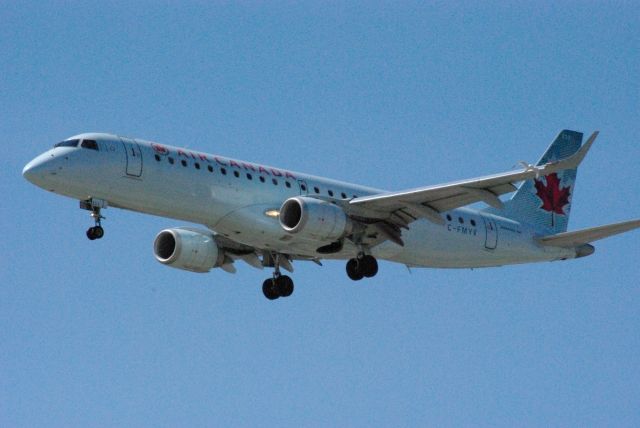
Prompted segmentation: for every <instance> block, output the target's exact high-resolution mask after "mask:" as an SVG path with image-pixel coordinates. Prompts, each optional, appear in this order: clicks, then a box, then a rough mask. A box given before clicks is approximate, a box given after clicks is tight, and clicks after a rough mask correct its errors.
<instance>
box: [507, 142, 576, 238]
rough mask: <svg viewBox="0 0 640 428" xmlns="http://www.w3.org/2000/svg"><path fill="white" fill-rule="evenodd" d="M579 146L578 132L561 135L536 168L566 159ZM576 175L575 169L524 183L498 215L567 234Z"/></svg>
mask: <svg viewBox="0 0 640 428" xmlns="http://www.w3.org/2000/svg"><path fill="white" fill-rule="evenodd" d="M581 144H582V133H581V132H576V131H568V130H564V131H561V132H560V133H559V134H558V136H557V137H556V139H555V140H554V141H553V143H551V145H550V146H549V148H548V149H547V151H546V152H545V153H544V155H542V158H541V159H540V160H539V161H538V163H537V165H544V164H546V163H548V162H553V161H557V160H560V159H564V158H567V157H569V156H571V155H573V154H574V153H575V152H577V151H578V149H579V148H580V146H581ZM577 172H578V170H577V168H575V169H565V170H562V171H559V172H554V173H552V174H549V175H547V176H543V177H538V178H535V179H533V180H527V181H525V182H523V183H522V184H521V185H520V187H519V188H518V190H517V191H516V193H515V194H514V195H513V197H512V198H511V199H510V200H508V201H507V202H505V204H504V209H503V210H501V212H500V213H499V214H500V215H504V216H506V217H510V218H513V219H516V220H519V221H522V222H525V223H529V224H532V225H534V226H536V227H538V228H540V229H545V230H550V231H552V232H553V233H560V232H564V231H566V230H567V225H568V224H569V213H570V212H571V198H572V197H573V189H574V186H575V183H576V175H577Z"/></svg>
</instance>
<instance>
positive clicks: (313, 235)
mask: <svg viewBox="0 0 640 428" xmlns="http://www.w3.org/2000/svg"><path fill="white" fill-rule="evenodd" d="M278 219H279V221H280V226H281V227H282V228H283V229H284V230H285V231H287V232H289V233H292V234H299V235H300V236H302V237H304V238H309V239H315V240H320V241H325V240H336V239H339V238H342V237H343V236H345V235H347V234H348V233H350V232H351V228H352V223H351V220H350V219H349V217H348V216H347V214H346V213H345V212H344V210H343V209H342V208H340V207H339V206H337V205H335V204H332V203H330V202H326V201H321V200H319V199H315V198H309V197H305V196H296V197H294V198H289V199H287V200H286V201H284V203H283V204H282V207H280V215H279V218H278Z"/></svg>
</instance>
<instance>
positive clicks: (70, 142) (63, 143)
mask: <svg viewBox="0 0 640 428" xmlns="http://www.w3.org/2000/svg"><path fill="white" fill-rule="evenodd" d="M79 142H80V140H66V141H61V142H60V143H58V144H55V145H54V146H53V147H78V143H79Z"/></svg>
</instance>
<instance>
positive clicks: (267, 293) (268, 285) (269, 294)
mask: <svg viewBox="0 0 640 428" xmlns="http://www.w3.org/2000/svg"><path fill="white" fill-rule="evenodd" d="M262 293H263V294H264V297H266V298H267V299H269V300H276V299H277V298H278V297H280V294H279V293H278V290H277V288H276V287H275V284H274V281H273V278H267V279H265V280H264V282H263V283H262Z"/></svg>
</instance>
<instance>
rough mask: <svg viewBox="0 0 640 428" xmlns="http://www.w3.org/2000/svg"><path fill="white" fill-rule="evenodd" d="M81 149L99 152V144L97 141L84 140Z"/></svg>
mask: <svg viewBox="0 0 640 428" xmlns="http://www.w3.org/2000/svg"><path fill="white" fill-rule="evenodd" d="M80 147H82V148H85V149H91V150H98V143H96V142H95V140H82V144H80Z"/></svg>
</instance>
